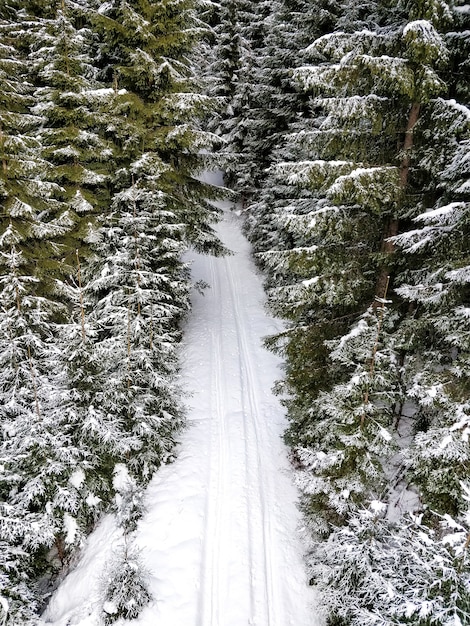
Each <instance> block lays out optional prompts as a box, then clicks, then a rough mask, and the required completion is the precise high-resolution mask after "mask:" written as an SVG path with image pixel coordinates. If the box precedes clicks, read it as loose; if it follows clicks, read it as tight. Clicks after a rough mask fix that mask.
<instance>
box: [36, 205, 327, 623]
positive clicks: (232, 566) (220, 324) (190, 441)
mask: <svg viewBox="0 0 470 626" xmlns="http://www.w3.org/2000/svg"><path fill="white" fill-rule="evenodd" d="M218 230H219V234H220V236H221V238H222V240H223V241H224V243H225V244H226V246H227V247H228V248H230V249H231V250H232V251H233V253H234V254H233V255H231V256H226V257H223V258H213V257H209V256H201V255H198V254H196V253H194V254H192V272H193V277H194V280H195V281H199V280H202V281H205V282H206V283H208V284H209V285H210V286H209V287H208V288H207V289H205V290H204V293H203V294H201V293H198V292H197V291H194V294H193V297H192V304H193V310H192V313H191V316H190V319H189V321H188V324H187V328H186V338H185V342H184V346H183V359H182V363H183V373H182V384H183V388H184V389H187V390H188V391H189V393H190V394H191V395H190V397H189V399H188V404H189V414H188V420H189V427H188V429H187V431H186V432H185V433H184V435H183V437H182V443H181V446H180V448H179V452H178V459H177V460H176V462H175V463H173V464H172V465H169V466H165V467H163V468H161V469H160V470H159V471H158V472H157V474H156V476H155V477H154V479H153V480H152V482H151V484H150V487H149V489H148V492H147V500H146V504H147V510H148V512H147V513H146V514H145V516H144V518H143V519H142V521H141V522H140V525H139V530H138V535H137V542H138V544H139V546H140V547H141V548H142V556H143V558H144V561H145V564H146V566H147V567H148V569H149V570H150V572H151V590H152V592H153V594H154V598H155V602H154V603H153V604H152V605H150V606H148V607H147V608H146V609H144V611H143V613H142V614H141V616H140V617H139V618H138V619H137V620H136V621H135V622H132V624H135V626H157V625H162V626H251V625H253V626H314V625H315V624H316V623H317V622H316V618H315V611H314V608H313V606H312V604H313V602H314V598H313V591H312V590H311V588H310V587H308V585H307V583H306V574H305V571H304V566H303V563H302V556H301V555H302V551H303V548H302V546H301V543H300V539H299V534H298V525H299V522H300V518H299V513H298V511H297V509H296V498H297V494H296V491H295V489H294V487H293V485H292V482H291V476H290V470H289V464H288V461H287V456H286V454H287V452H286V448H285V446H284V444H283V442H282V439H281V435H282V432H283V430H284V429H285V417H284V413H283V410H282V408H281V406H280V404H279V401H278V399H277V398H275V397H274V396H273V395H272V392H271V388H272V386H273V383H274V381H275V380H276V379H277V378H279V376H280V370H279V359H278V358H277V357H275V356H274V355H272V354H270V353H269V352H268V351H266V350H265V349H264V348H263V346H262V337H263V336H265V335H267V334H270V333H272V332H275V331H277V330H279V329H280V328H281V326H280V323H279V322H278V321H276V320H273V319H271V318H269V317H268V316H267V315H266V311H265V310H264V305H263V303H264V294H263V289H262V284H261V278H260V277H259V276H258V275H257V273H256V271H255V268H254V265H253V262H252V260H251V258H250V248H249V244H248V242H247V241H246V239H245V238H244V237H243V236H242V234H241V231H240V219H239V218H238V217H237V215H235V214H233V213H232V212H230V211H229V210H228V205H227V207H226V210H225V218H224V220H223V221H222V222H221V223H220V224H219V226H218ZM100 532H101V535H102V536H101V539H100ZM108 533H109V531H107V530H106V529H105V530H101V531H100V529H98V531H97V538H95V539H93V538H92V539H91V543H93V541H95V543H96V550H95V551H96V552H99V550H100V547H99V544H100V542H101V543H102V542H105V541H106V537H109V534H108ZM90 550H91V551H93V548H90ZM93 559H95V561H96V563H97V562H98V561H100V560H102V559H99V558H98V557H95V556H90V558H89V560H90V562H91V564H89V565H88V568H89V570H90V568H91V570H93V568H94V566H93ZM96 563H95V564H96ZM79 571H80V568H79ZM78 576H79V574H78ZM70 578H71V577H70V576H69V579H70ZM88 578H89V577H88ZM75 579H76V583H75V585H74V583H73V580H72V582H68V583H67V581H65V584H64V585H63V589H62V590H60V591H59V594H58V595H57V597H56V598H55V601H54V602H55V604H54V603H52V604H51V608H50V609H49V616H50V617H54V611H55V615H56V618H55V619H56V620H57V619H58V617H60V614H61V615H62V617H63V618H64V617H65V616H66V615H68V616H70V615H71V614H73V612H72V611H71V610H70V608H68V610H65V608H66V605H67V602H66V601H64V600H63V599H62V600H61V597H60V593H62V595H64V593H65V594H66V596H67V593H68V594H69V595H70V596H71V595H73V594H74V593H75V600H74V601H73V602H74V603H75V604H76V606H77V607H78V604H79V600H78V599H77V597H76V594H77V582H78V578H77V574H75ZM67 584H68V585H69V589H68V591H67V589H66V587H67ZM80 584H81V585H82V586H83V576H82V582H81V583H79V584H78V586H80ZM89 585H90V586H91V587H93V582H92V581H91V580H90V583H89ZM90 593H91V594H92V593H93V591H92V590H90V592H89V593H88V595H87V599H86V600H87V602H89V598H90ZM64 605H65V608H64ZM61 606H62V610H60V607H61ZM75 614H77V613H75ZM51 621H52V623H54V624H55V625H56V626H62V625H63V624H66V623H68V622H66V621H62V620H58V621H54V619H52V620H49V621H48V623H51ZM70 623H72V624H75V623H76V624H80V625H81V626H85V625H86V626H88V625H90V626H94V625H95V623H96V622H95V621H93V619H92V616H91V615H90V614H89V615H88V617H87V618H85V616H84V614H83V611H82V612H81V618H80V619H77V620H76V621H72V622H70Z"/></svg>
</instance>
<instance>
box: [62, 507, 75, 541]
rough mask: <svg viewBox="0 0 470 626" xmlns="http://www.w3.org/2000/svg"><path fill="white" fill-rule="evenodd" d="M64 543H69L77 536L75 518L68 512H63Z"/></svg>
mask: <svg viewBox="0 0 470 626" xmlns="http://www.w3.org/2000/svg"><path fill="white" fill-rule="evenodd" d="M64 530H65V544H66V545H71V544H72V543H73V542H74V541H75V537H76V536H77V530H78V525H77V520H76V519H75V518H74V517H72V516H71V515H70V514H69V513H65V514H64Z"/></svg>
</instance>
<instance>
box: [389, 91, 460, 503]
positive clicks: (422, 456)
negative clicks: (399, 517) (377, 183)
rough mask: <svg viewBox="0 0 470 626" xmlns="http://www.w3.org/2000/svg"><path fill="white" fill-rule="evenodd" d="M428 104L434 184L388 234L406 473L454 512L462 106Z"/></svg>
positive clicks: (427, 496)
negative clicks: (403, 262) (395, 260)
mask: <svg viewBox="0 0 470 626" xmlns="http://www.w3.org/2000/svg"><path fill="white" fill-rule="evenodd" d="M433 104H434V106H433V109H432V110H431V111H429V115H430V116H432V117H433V118H434V119H435V124H434V132H433V134H432V142H431V141H430V143H429V148H428V149H427V150H426V151H425V152H424V153H423V156H422V162H421V165H422V166H423V167H426V168H427V170H428V171H431V172H432V173H433V174H434V177H433V178H434V180H435V181H437V187H436V189H434V190H433V191H434V193H433V195H429V196H428V198H427V202H426V204H425V205H424V206H425V207H426V211H425V212H423V213H422V214H421V215H419V216H418V217H417V218H416V220H415V224H414V226H415V227H414V228H412V229H410V230H409V231H407V232H405V233H403V234H401V235H399V236H398V237H397V238H396V240H397V243H398V245H399V246H400V247H401V248H402V249H403V250H404V251H405V253H406V254H407V256H408V257H409V259H410V262H409V269H407V270H406V271H404V272H403V277H402V280H403V284H402V285H401V286H400V288H399V289H398V290H397V291H398V293H399V294H400V295H401V296H402V297H403V298H404V299H405V300H407V301H408V302H409V307H410V310H411V311H412V315H410V316H409V317H408V318H407V319H406V320H404V322H403V324H402V325H401V328H400V330H399V333H398V336H399V341H401V343H402V344H403V346H404V348H405V350H406V355H407V356H406V360H404V361H403V365H404V371H405V376H406V385H407V395H408V398H409V400H410V403H412V404H411V406H412V407H413V409H412V410H413V420H414V422H415V429H416V431H417V434H416V437H415V440H414V445H413V446H412V447H411V449H410V451H409V454H408V462H409V463H410V466H411V467H410V469H411V477H412V478H413V480H414V481H415V482H416V483H417V484H418V486H419V488H420V491H421V494H422V498H423V501H424V503H425V504H426V505H427V506H428V507H430V508H431V509H432V510H433V511H437V512H439V513H441V514H449V515H457V514H458V513H459V512H460V511H461V510H462V507H463V506H464V501H463V493H462V488H461V481H463V480H465V478H466V468H467V464H468V461H469V459H470V448H469V444H468V425H469V423H470V405H469V403H468V391H469V388H468V378H469V375H470V341H469V337H470V325H469V320H470V314H469V308H468V285H469V277H470V272H469V267H470V266H469V258H470V250H469V246H468V232H469V220H470V186H469V184H468V179H469V174H470V109H468V108H467V107H465V106H464V105H462V104H457V103H456V102H455V100H440V101H436V102H434V103H433ZM425 115H426V113H425ZM433 196H434V198H435V199H436V200H435V202H434V203H432V199H433ZM423 208H424V207H423ZM410 266H411V267H410Z"/></svg>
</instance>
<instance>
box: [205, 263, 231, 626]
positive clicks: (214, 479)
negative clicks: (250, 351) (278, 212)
mask: <svg viewBox="0 0 470 626" xmlns="http://www.w3.org/2000/svg"><path fill="white" fill-rule="evenodd" d="M209 263H210V273H211V286H212V290H213V293H214V296H216V301H217V303H218V315H217V316H216V319H217V320H219V324H218V326H217V328H212V329H211V333H210V336H211V337H210V355H211V362H212V373H213V379H212V387H211V403H210V410H211V413H210V416H209V419H210V421H211V440H210V450H209V455H210V467H211V468H212V471H211V474H210V484H209V488H208V496H207V504H206V528H205V535H204V546H203V558H202V563H201V581H202V593H201V597H200V601H201V605H200V609H199V624H200V626H218V625H220V624H221V623H222V622H221V618H220V615H221V608H220V600H221V589H220V583H221V580H222V579H223V576H222V564H223V563H224V561H225V542H224V541H223V537H222V534H223V528H224V522H225V519H224V518H225V515H226V512H225V511H224V509H223V508H222V506H221V505H222V503H223V496H224V493H225V491H226V488H227V479H228V476H227V467H226V462H227V459H228V450H227V435H226V427H225V405H224V398H225V389H224V386H223V384H222V382H221V381H222V380H223V379H222V366H221V334H222V333H221V324H220V321H221V320H222V298H221V297H220V295H221V294H220V283H219V280H218V275H217V271H216V267H215V263H216V261H215V260H214V259H210V261H209ZM222 608H223V607H222Z"/></svg>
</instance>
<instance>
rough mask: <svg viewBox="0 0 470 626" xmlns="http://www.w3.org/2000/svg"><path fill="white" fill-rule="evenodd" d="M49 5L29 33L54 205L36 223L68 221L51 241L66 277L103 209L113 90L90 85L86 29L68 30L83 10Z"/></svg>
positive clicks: (93, 77)
mask: <svg viewBox="0 0 470 626" xmlns="http://www.w3.org/2000/svg"><path fill="white" fill-rule="evenodd" d="M56 4H57V10H56V11H57V12H56V15H55V16H54V17H53V18H50V19H42V20H38V23H37V25H36V28H35V29H32V32H31V33H30V34H29V39H30V49H31V52H30V54H29V62H30V64H31V70H32V75H33V77H34V80H35V84H36V90H35V93H34V98H35V106H34V107H33V111H34V112H35V113H36V114H38V115H41V117H42V125H41V130H40V135H39V139H40V141H41V145H42V155H43V158H44V159H45V160H46V161H47V162H48V169H47V173H46V176H47V177H48V179H49V181H51V182H53V183H55V184H56V185H57V192H56V200H57V202H56V203H55V204H53V203H51V205H50V206H49V207H48V211H45V212H44V214H43V215H42V219H43V220H45V221H47V220H50V219H51V217H54V213H55V212H56V211H61V212H62V214H63V218H62V219H64V220H65V219H66V220H68V222H69V223H70V228H69V230H68V232H67V236H66V238H64V239H63V240H62V241H57V242H56V243H57V245H58V246H60V247H59V251H60V254H61V261H62V266H63V276H65V277H67V273H74V271H75V268H76V250H77V249H79V252H80V256H81V257H82V258H83V257H84V256H85V253H86V239H87V238H88V236H89V234H90V231H91V229H92V228H93V218H94V216H96V215H97V214H98V213H100V212H103V211H105V210H106V208H107V207H108V206H109V190H108V187H109V184H108V183H109V172H110V168H111V164H112V160H113V150H112V144H110V142H109V141H107V139H106V137H105V131H106V126H107V125H108V124H109V122H110V116H109V110H107V105H108V102H109V100H110V96H111V95H112V93H113V92H112V89H111V88H109V89H108V90H106V89H102V88H100V87H102V85H100V84H99V83H98V82H97V81H96V73H97V70H96V69H95V68H94V67H93V62H92V54H93V48H92V44H93V35H92V33H91V31H90V29H89V28H84V27H82V28H79V29H77V28H76V27H75V25H74V23H75V22H79V21H80V20H83V17H82V14H83V11H79V10H78V9H77V5H76V3H72V2H69V1H68V0H61V2H57V3H56ZM84 15H85V16H86V15H87V14H86V12H84ZM62 297H65V294H63V295H62Z"/></svg>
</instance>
